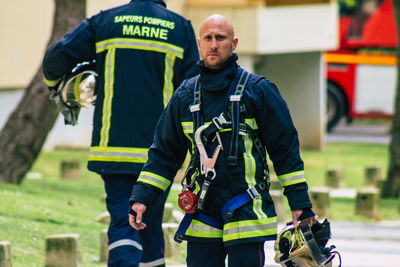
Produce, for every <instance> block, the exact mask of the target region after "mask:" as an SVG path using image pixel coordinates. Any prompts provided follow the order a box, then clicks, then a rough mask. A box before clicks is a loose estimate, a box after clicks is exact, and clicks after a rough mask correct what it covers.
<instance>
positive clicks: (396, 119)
mask: <svg viewBox="0 0 400 267" xmlns="http://www.w3.org/2000/svg"><path fill="white" fill-rule="evenodd" d="M393 4H394V13H395V18H396V24H397V36H400V1H398V0H396V1H393ZM399 44H400V42H399ZM399 46H400V45H398V47H397V62H398V63H397V77H398V78H397V85H396V97H395V106H394V115H393V120H392V125H393V126H392V132H391V135H392V140H391V142H390V146H389V154H390V158H389V169H388V175H387V180H386V182H385V183H384V185H383V189H382V192H381V195H382V197H398V196H399V191H400V81H399V79H400V49H399Z"/></svg>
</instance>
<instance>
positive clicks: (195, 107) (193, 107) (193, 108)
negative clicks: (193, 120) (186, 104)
mask: <svg viewBox="0 0 400 267" xmlns="http://www.w3.org/2000/svg"><path fill="white" fill-rule="evenodd" d="M196 111H200V103H198V104H193V105H191V106H190V112H192V113H193V112H196Z"/></svg>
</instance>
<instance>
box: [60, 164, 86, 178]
mask: <svg viewBox="0 0 400 267" xmlns="http://www.w3.org/2000/svg"><path fill="white" fill-rule="evenodd" d="M61 178H66V179H80V178H81V172H80V164H79V161H78V160H63V161H61Z"/></svg>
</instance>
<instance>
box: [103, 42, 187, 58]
mask: <svg viewBox="0 0 400 267" xmlns="http://www.w3.org/2000/svg"><path fill="white" fill-rule="evenodd" d="M112 48H126V49H140V50H148V51H156V52H161V53H166V54H172V55H174V56H175V57H178V58H180V59H183V52H184V49H183V48H182V47H179V46H176V45H172V44H169V43H166V42H160V41H153V40H142V39H135V38H112V39H108V40H104V41H101V42H97V43H96V53H101V52H104V51H105V50H107V49H112Z"/></svg>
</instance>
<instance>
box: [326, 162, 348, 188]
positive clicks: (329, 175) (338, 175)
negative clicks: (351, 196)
mask: <svg viewBox="0 0 400 267" xmlns="http://www.w3.org/2000/svg"><path fill="white" fill-rule="evenodd" d="M325 179H326V186H328V187H330V188H343V187H344V179H343V169H342V168H341V167H329V168H328V169H327V171H326V176H325Z"/></svg>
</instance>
